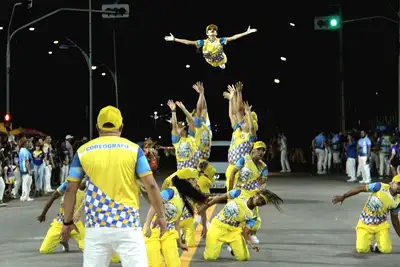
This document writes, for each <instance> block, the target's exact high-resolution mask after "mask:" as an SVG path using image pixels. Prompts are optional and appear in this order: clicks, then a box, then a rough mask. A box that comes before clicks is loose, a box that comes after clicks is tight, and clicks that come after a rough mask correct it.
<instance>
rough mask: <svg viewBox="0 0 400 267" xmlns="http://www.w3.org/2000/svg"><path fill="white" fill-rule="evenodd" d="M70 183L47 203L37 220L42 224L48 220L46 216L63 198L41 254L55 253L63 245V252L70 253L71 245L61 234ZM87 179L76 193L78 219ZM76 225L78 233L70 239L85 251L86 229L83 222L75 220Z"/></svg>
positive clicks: (75, 209) (74, 233) (62, 185)
mask: <svg viewBox="0 0 400 267" xmlns="http://www.w3.org/2000/svg"><path fill="white" fill-rule="evenodd" d="M67 185H68V182H64V183H62V184H61V185H60V186H59V187H58V188H57V190H56V191H55V192H54V193H53V195H52V196H51V197H50V198H49V200H48V201H47V203H46V205H45V207H44V208H43V211H42V213H41V214H40V215H39V216H38V217H37V220H38V221H39V222H40V223H42V222H44V221H45V220H46V214H47V212H48V211H49V209H50V208H51V206H52V205H53V203H54V201H55V200H56V199H58V198H60V197H61V201H60V210H59V212H58V214H57V217H56V218H54V220H53V222H52V223H51V225H50V228H49V230H48V231H47V234H46V237H45V238H44V240H43V242H42V245H41V247H40V249H39V251H40V253H41V254H50V253H52V252H53V251H54V249H55V248H56V247H57V245H59V244H61V245H62V246H63V250H64V251H66V252H68V251H69V245H68V242H63V240H62V237H61V235H60V232H61V230H62V226H63V224H62V222H63V220H64V198H63V196H64V194H65V191H66V189H67ZM84 190H85V179H84V180H82V182H81V184H80V186H79V190H78V191H77V193H76V200H77V201H76V203H75V207H74V217H75V218H77V217H78V216H79V215H78V214H79V211H80V206H81V204H82V203H83V202H84V201H85V194H86V193H85V192H84ZM75 225H76V228H77V230H78V231H76V230H74V231H72V232H71V233H70V237H71V238H72V239H74V240H75V241H76V243H77V244H78V247H79V248H80V249H81V250H83V247H84V236H85V228H84V226H83V224H82V221H80V220H75Z"/></svg>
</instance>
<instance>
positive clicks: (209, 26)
mask: <svg viewBox="0 0 400 267" xmlns="http://www.w3.org/2000/svg"><path fill="white" fill-rule="evenodd" d="M210 28H214V29H215V30H216V31H218V26H217V25H215V24H210V25H208V26H207V28H206V33H207V32H208V30H209V29H210Z"/></svg>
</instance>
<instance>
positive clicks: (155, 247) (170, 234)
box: [144, 186, 184, 267]
mask: <svg viewBox="0 0 400 267" xmlns="http://www.w3.org/2000/svg"><path fill="white" fill-rule="evenodd" d="M161 198H162V199H163V201H164V209H165V219H166V220H167V228H168V231H167V232H166V233H164V235H163V236H162V237H161V238H160V228H159V227H156V228H153V225H154V223H155V220H156V217H154V219H153V220H152V226H151V236H150V237H149V238H147V237H145V241H146V250H147V258H148V264H149V267H160V266H162V258H163V257H164V262H165V266H166V267H179V266H181V261H180V258H179V252H178V243H177V240H178V238H179V234H178V232H177V231H176V229H175V223H177V221H178V220H179V218H180V217H181V215H182V211H183V207H184V202H183V200H182V198H181V197H180V195H179V192H178V190H177V189H176V188H175V187H173V186H172V187H168V188H166V189H164V190H162V191H161ZM144 229H146V227H144Z"/></svg>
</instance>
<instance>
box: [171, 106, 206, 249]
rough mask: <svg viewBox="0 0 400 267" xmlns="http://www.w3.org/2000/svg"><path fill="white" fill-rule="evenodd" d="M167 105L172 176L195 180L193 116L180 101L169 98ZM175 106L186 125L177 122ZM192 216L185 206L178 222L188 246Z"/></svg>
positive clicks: (192, 236)
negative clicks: (173, 166)
mask: <svg viewBox="0 0 400 267" xmlns="http://www.w3.org/2000/svg"><path fill="white" fill-rule="evenodd" d="M168 106H169V108H170V109H171V113H172V117H171V124H172V144H173V145H174V147H175V150H176V153H175V154H176V161H177V169H178V170H179V172H177V173H175V174H173V176H174V175H176V176H177V177H178V178H181V179H187V177H191V178H193V179H196V180H197V179H198V175H199V172H198V170H197V166H198V165H199V160H200V149H199V147H198V146H197V144H196V139H195V136H196V129H195V122H194V118H193V116H192V115H191V114H190V112H189V111H188V110H187V109H186V107H185V106H184V105H183V103H182V102H178V101H177V102H175V103H174V102H173V101H172V100H169V101H168ZM176 106H178V107H179V108H180V109H181V110H182V111H183V113H184V114H185V116H186V120H187V122H188V127H187V126H186V125H185V123H184V122H179V123H178V120H177V116H176ZM173 176H172V177H173ZM170 179H172V178H170ZM167 185H168V184H167ZM168 186H169V185H168ZM191 204H193V203H191ZM193 216H194V214H193V211H192V210H188V209H187V208H186V206H185V207H184V209H183V213H182V216H181V222H180V223H179V224H180V226H181V229H182V233H183V239H184V242H185V244H186V245H187V246H188V247H194V246H195V229H194V219H193V218H194V217H193Z"/></svg>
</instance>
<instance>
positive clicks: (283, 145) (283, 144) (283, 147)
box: [278, 133, 291, 172]
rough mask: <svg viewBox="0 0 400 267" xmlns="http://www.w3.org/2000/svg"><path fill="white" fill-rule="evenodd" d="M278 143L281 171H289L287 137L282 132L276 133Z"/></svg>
mask: <svg viewBox="0 0 400 267" xmlns="http://www.w3.org/2000/svg"><path fill="white" fill-rule="evenodd" d="M278 144H279V149H280V151H281V167H282V170H281V172H291V170H290V165H289V160H288V153H287V138H286V136H285V135H284V134H283V133H281V134H279V135H278Z"/></svg>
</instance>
